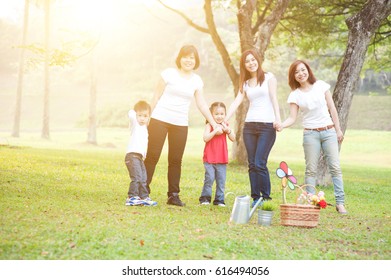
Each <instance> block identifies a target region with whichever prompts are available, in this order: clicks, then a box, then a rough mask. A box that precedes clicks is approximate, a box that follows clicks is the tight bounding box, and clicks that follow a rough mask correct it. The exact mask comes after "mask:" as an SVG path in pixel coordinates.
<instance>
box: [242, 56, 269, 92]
mask: <svg viewBox="0 0 391 280" xmlns="http://www.w3.org/2000/svg"><path fill="white" fill-rule="evenodd" d="M249 54H252V55H253V56H254V58H255V59H256V60H257V62H258V70H257V82H258V83H259V84H260V85H262V83H263V81H264V80H265V72H263V70H262V64H261V63H262V59H261V56H260V54H259V52H258V50H256V49H250V50H246V51H244V52H243V53H242V56H241V58H240V76H239V90H240V91H241V92H243V86H244V83H245V82H246V81H247V80H249V79H250V78H251V74H250V72H248V71H247V70H246V57H247V56H248V55H249Z"/></svg>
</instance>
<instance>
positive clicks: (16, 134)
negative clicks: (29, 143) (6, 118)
mask: <svg viewBox="0 0 391 280" xmlns="http://www.w3.org/2000/svg"><path fill="white" fill-rule="evenodd" d="M29 10H30V4H29V0H25V1H24V19H23V35H22V48H21V50H20V56H19V70H18V85H17V89H16V106H15V116H14V127H13V129H12V136H13V137H19V133H20V115H21V111H22V91H23V74H24V54H25V48H24V46H25V45H26V38H27V29H28V21H29Z"/></svg>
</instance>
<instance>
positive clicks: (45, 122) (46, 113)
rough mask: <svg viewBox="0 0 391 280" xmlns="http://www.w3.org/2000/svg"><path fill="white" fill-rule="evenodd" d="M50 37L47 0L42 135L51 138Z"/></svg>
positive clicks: (47, 3)
mask: <svg viewBox="0 0 391 280" xmlns="http://www.w3.org/2000/svg"><path fill="white" fill-rule="evenodd" d="M49 38H50V0H45V63H44V79H45V81H44V91H45V92H44V101H43V125H42V134H41V137H42V138H44V139H49V138H50V129H49V118H50V110H49V109H50V108H49V107H50V106H49V105H50V100H49V58H50V53H49Z"/></svg>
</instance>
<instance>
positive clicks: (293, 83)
mask: <svg viewBox="0 0 391 280" xmlns="http://www.w3.org/2000/svg"><path fill="white" fill-rule="evenodd" d="M301 63H303V64H304V66H305V67H306V68H307V71H308V82H309V83H310V84H311V85H313V84H314V83H315V82H316V78H315V75H314V73H313V72H312V70H311V67H310V66H309V65H308V63H307V62H305V61H303V60H300V59H298V60H296V61H294V62H293V63H292V64H291V66H290V67H289V71H288V83H289V86H290V87H291V89H292V90H295V89H297V88H299V87H300V83H299V82H298V81H296V78H295V72H296V68H297V66H298V65H299V64H301Z"/></svg>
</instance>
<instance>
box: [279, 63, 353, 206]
mask: <svg viewBox="0 0 391 280" xmlns="http://www.w3.org/2000/svg"><path fill="white" fill-rule="evenodd" d="M288 76H289V86H290V87H291V89H292V92H291V93H290V94H289V97H288V103H289V104H290V115H289V117H288V118H287V119H286V120H285V121H284V122H283V123H282V125H281V127H280V128H279V131H281V130H282V129H283V128H285V127H289V126H291V125H292V124H293V123H294V122H295V121H296V118H297V115H298V112H299V109H300V111H301V113H302V117H303V121H302V125H303V127H304V132H303V147H304V154H305V162H306V170H305V183H306V184H310V185H312V186H315V184H316V173H317V166H318V161H319V157H320V152H321V150H322V151H323V153H324V155H325V157H326V161H327V165H328V167H329V170H330V173H331V177H332V180H333V184H334V195H335V200H336V210H337V211H338V213H340V214H347V211H346V209H345V206H344V203H345V193H344V186H343V180H342V171H341V167H340V163H339V148H338V142H339V143H341V142H342V141H343V138H344V136H343V133H342V131H341V127H340V124H339V118H338V113H337V109H336V108H335V105H334V101H333V98H332V96H331V93H330V85H329V84H327V83H326V82H324V81H321V80H317V79H316V78H315V76H314V74H313V72H312V70H311V68H310V66H309V65H308V64H307V63H306V62H304V61H302V60H297V61H295V62H293V63H292V64H291V66H290V68H289V73H288ZM308 191H311V190H308Z"/></svg>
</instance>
